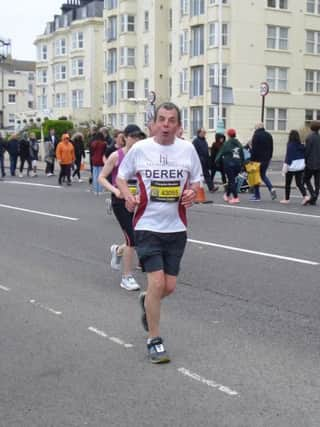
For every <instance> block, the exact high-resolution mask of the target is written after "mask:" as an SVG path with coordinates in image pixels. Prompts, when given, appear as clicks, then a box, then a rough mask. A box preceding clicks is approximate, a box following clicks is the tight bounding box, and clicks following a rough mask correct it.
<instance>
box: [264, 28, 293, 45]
mask: <svg viewBox="0 0 320 427" xmlns="http://www.w3.org/2000/svg"><path fill="white" fill-rule="evenodd" d="M288 31H289V30H288V28H287V27H276V26H274V25H267V48H268V49H278V50H287V49H288Z"/></svg>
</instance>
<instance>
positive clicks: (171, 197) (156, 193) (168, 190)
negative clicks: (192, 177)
mask: <svg viewBox="0 0 320 427" xmlns="http://www.w3.org/2000/svg"><path fill="white" fill-rule="evenodd" d="M179 198H180V181H151V195H150V200H152V201H153V202H167V203H173V202H177V201H178V200H179Z"/></svg>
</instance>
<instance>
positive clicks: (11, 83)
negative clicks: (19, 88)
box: [8, 80, 16, 87]
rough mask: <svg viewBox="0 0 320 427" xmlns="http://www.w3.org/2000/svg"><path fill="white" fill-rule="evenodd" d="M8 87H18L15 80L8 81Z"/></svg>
mask: <svg viewBox="0 0 320 427" xmlns="http://www.w3.org/2000/svg"><path fill="white" fill-rule="evenodd" d="M8 86H9V87H16V81H15V80H8Z"/></svg>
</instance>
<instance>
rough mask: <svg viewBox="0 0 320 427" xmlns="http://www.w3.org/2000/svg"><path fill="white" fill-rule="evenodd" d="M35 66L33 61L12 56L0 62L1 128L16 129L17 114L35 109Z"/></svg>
mask: <svg viewBox="0 0 320 427" xmlns="http://www.w3.org/2000/svg"><path fill="white" fill-rule="evenodd" d="M35 68H36V64H35V62H33V61H19V60H16V59H12V58H11V57H8V58H7V59H6V60H5V62H3V63H0V92H1V105H0V129H4V130H14V128H15V121H16V118H17V115H18V114H19V113H21V112H22V111H25V112H28V111H30V112H31V111H33V108H34V97H35Z"/></svg>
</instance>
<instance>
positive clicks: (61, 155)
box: [56, 133, 76, 185]
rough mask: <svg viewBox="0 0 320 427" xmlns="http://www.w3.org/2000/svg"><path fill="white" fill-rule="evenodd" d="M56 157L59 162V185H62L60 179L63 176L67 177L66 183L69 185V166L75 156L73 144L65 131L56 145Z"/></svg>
mask: <svg viewBox="0 0 320 427" xmlns="http://www.w3.org/2000/svg"><path fill="white" fill-rule="evenodd" d="M56 157H57V161H58V162H59V164H60V174H59V178H58V183H59V185H62V179H63V178H64V177H66V178H67V185H71V167H72V164H73V163H74V161H75V159H76V156H75V154H74V148H73V145H72V144H71V142H70V137H69V135H68V134H67V133H64V134H63V135H62V138H61V141H60V142H59V144H58V145H57V150H56Z"/></svg>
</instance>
